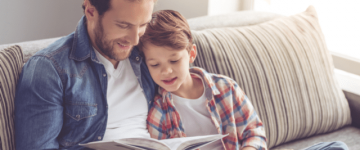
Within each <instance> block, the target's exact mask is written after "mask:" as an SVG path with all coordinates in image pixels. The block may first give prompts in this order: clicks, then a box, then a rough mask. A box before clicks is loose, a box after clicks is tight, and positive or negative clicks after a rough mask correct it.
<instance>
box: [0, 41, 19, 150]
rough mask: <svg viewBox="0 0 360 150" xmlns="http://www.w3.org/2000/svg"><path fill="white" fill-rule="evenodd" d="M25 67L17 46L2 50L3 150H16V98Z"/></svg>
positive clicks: (0, 108)
mask: <svg viewBox="0 0 360 150" xmlns="http://www.w3.org/2000/svg"><path fill="white" fill-rule="evenodd" d="M22 66H23V53H22V51H21V48H20V47H19V46H17V45H15V46H12V47H9V48H6V49H3V50H0V138H1V149H2V150H15V141H14V140H15V139H14V134H15V133H14V109H15V108H14V107H15V106H14V98H15V89H16V83H17V80H18V78H19V75H20V72H21V69H22Z"/></svg>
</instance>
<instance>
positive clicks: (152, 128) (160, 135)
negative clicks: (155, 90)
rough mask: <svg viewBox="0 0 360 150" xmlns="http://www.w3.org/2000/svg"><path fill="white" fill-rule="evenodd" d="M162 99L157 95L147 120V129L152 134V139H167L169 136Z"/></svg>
mask: <svg viewBox="0 0 360 150" xmlns="http://www.w3.org/2000/svg"><path fill="white" fill-rule="evenodd" d="M161 100H162V97H161V96H160V95H156V96H155V98H154V102H153V104H152V106H151V107H150V110H149V113H148V117H147V120H146V123H147V128H148V131H149V133H150V136H151V138H154V139H158V140H160V139H167V137H168V135H167V134H166V126H165V116H166V114H164V111H163V110H162V107H161Z"/></svg>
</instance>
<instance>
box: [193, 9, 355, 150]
mask: <svg viewBox="0 0 360 150" xmlns="http://www.w3.org/2000/svg"><path fill="white" fill-rule="evenodd" d="M192 34H193V37H194V43H195V44H196V45H197V48H198V57H197V59H196V60H195V62H194V65H195V66H200V67H203V68H205V69H206V70H207V71H209V72H212V73H220V74H224V75H227V76H230V77H231V78H233V79H235V80H236V81H237V82H238V84H239V85H240V87H241V88H242V89H243V90H244V91H245V93H246V94H247V95H248V97H249V98H250V100H251V102H252V103H253V105H254V107H255V110H256V111H257V112H258V114H259V116H260V118H261V119H262V121H263V123H264V124H265V130H266V135H267V138H268V141H267V143H268V147H269V148H271V147H273V146H276V145H280V144H282V143H285V142H289V141H293V140H296V139H301V138H305V137H309V136H312V135H317V134H321V133H327V132H330V131H334V130H336V129H339V128H341V127H343V126H345V125H348V124H350V123H351V117H350V110H349V105H348V102H347V100H346V99H345V96H344V94H343V92H342V91H341V89H340V88H339V86H338V83H337V82H336V80H335V77H334V72H333V69H334V66H333V64H332V60H331V56H330V54H329V52H328V50H327V47H326V44H325V41H324V36H323V33H322V31H321V29H320V26H319V23H318V18H317V14H316V11H315V9H314V8H313V7H309V8H308V9H307V10H306V11H305V12H303V13H300V14H297V15H294V16H290V17H281V18H278V19H274V20H271V21H268V22H265V23H261V24H258V25H254V26H246V27H231V28H230V27H229V28H212V29H205V30H199V31H192Z"/></svg>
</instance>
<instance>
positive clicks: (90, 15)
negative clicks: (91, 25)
mask: <svg viewBox="0 0 360 150" xmlns="http://www.w3.org/2000/svg"><path fill="white" fill-rule="evenodd" d="M84 6H85V9H84V13H85V17H86V20H87V21H93V20H94V18H95V17H97V15H98V13H97V10H96V8H95V7H94V6H93V5H91V3H90V2H89V0H84Z"/></svg>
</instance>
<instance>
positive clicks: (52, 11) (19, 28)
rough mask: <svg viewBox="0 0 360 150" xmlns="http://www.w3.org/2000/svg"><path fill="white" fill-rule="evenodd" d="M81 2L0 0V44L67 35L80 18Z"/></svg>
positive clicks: (64, 0)
mask: <svg viewBox="0 0 360 150" xmlns="http://www.w3.org/2000/svg"><path fill="white" fill-rule="evenodd" d="M82 1H83V0H0V20H1V21H0V44H8V43H15V42H23V41H29V40H38V39H44V38H51V37H58V36H64V35H67V34H69V33H71V32H73V31H74V30H75V27H76V24H77V22H78V21H79V19H80V18H81V16H82V15H83V12H82V8H81V4H82Z"/></svg>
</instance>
